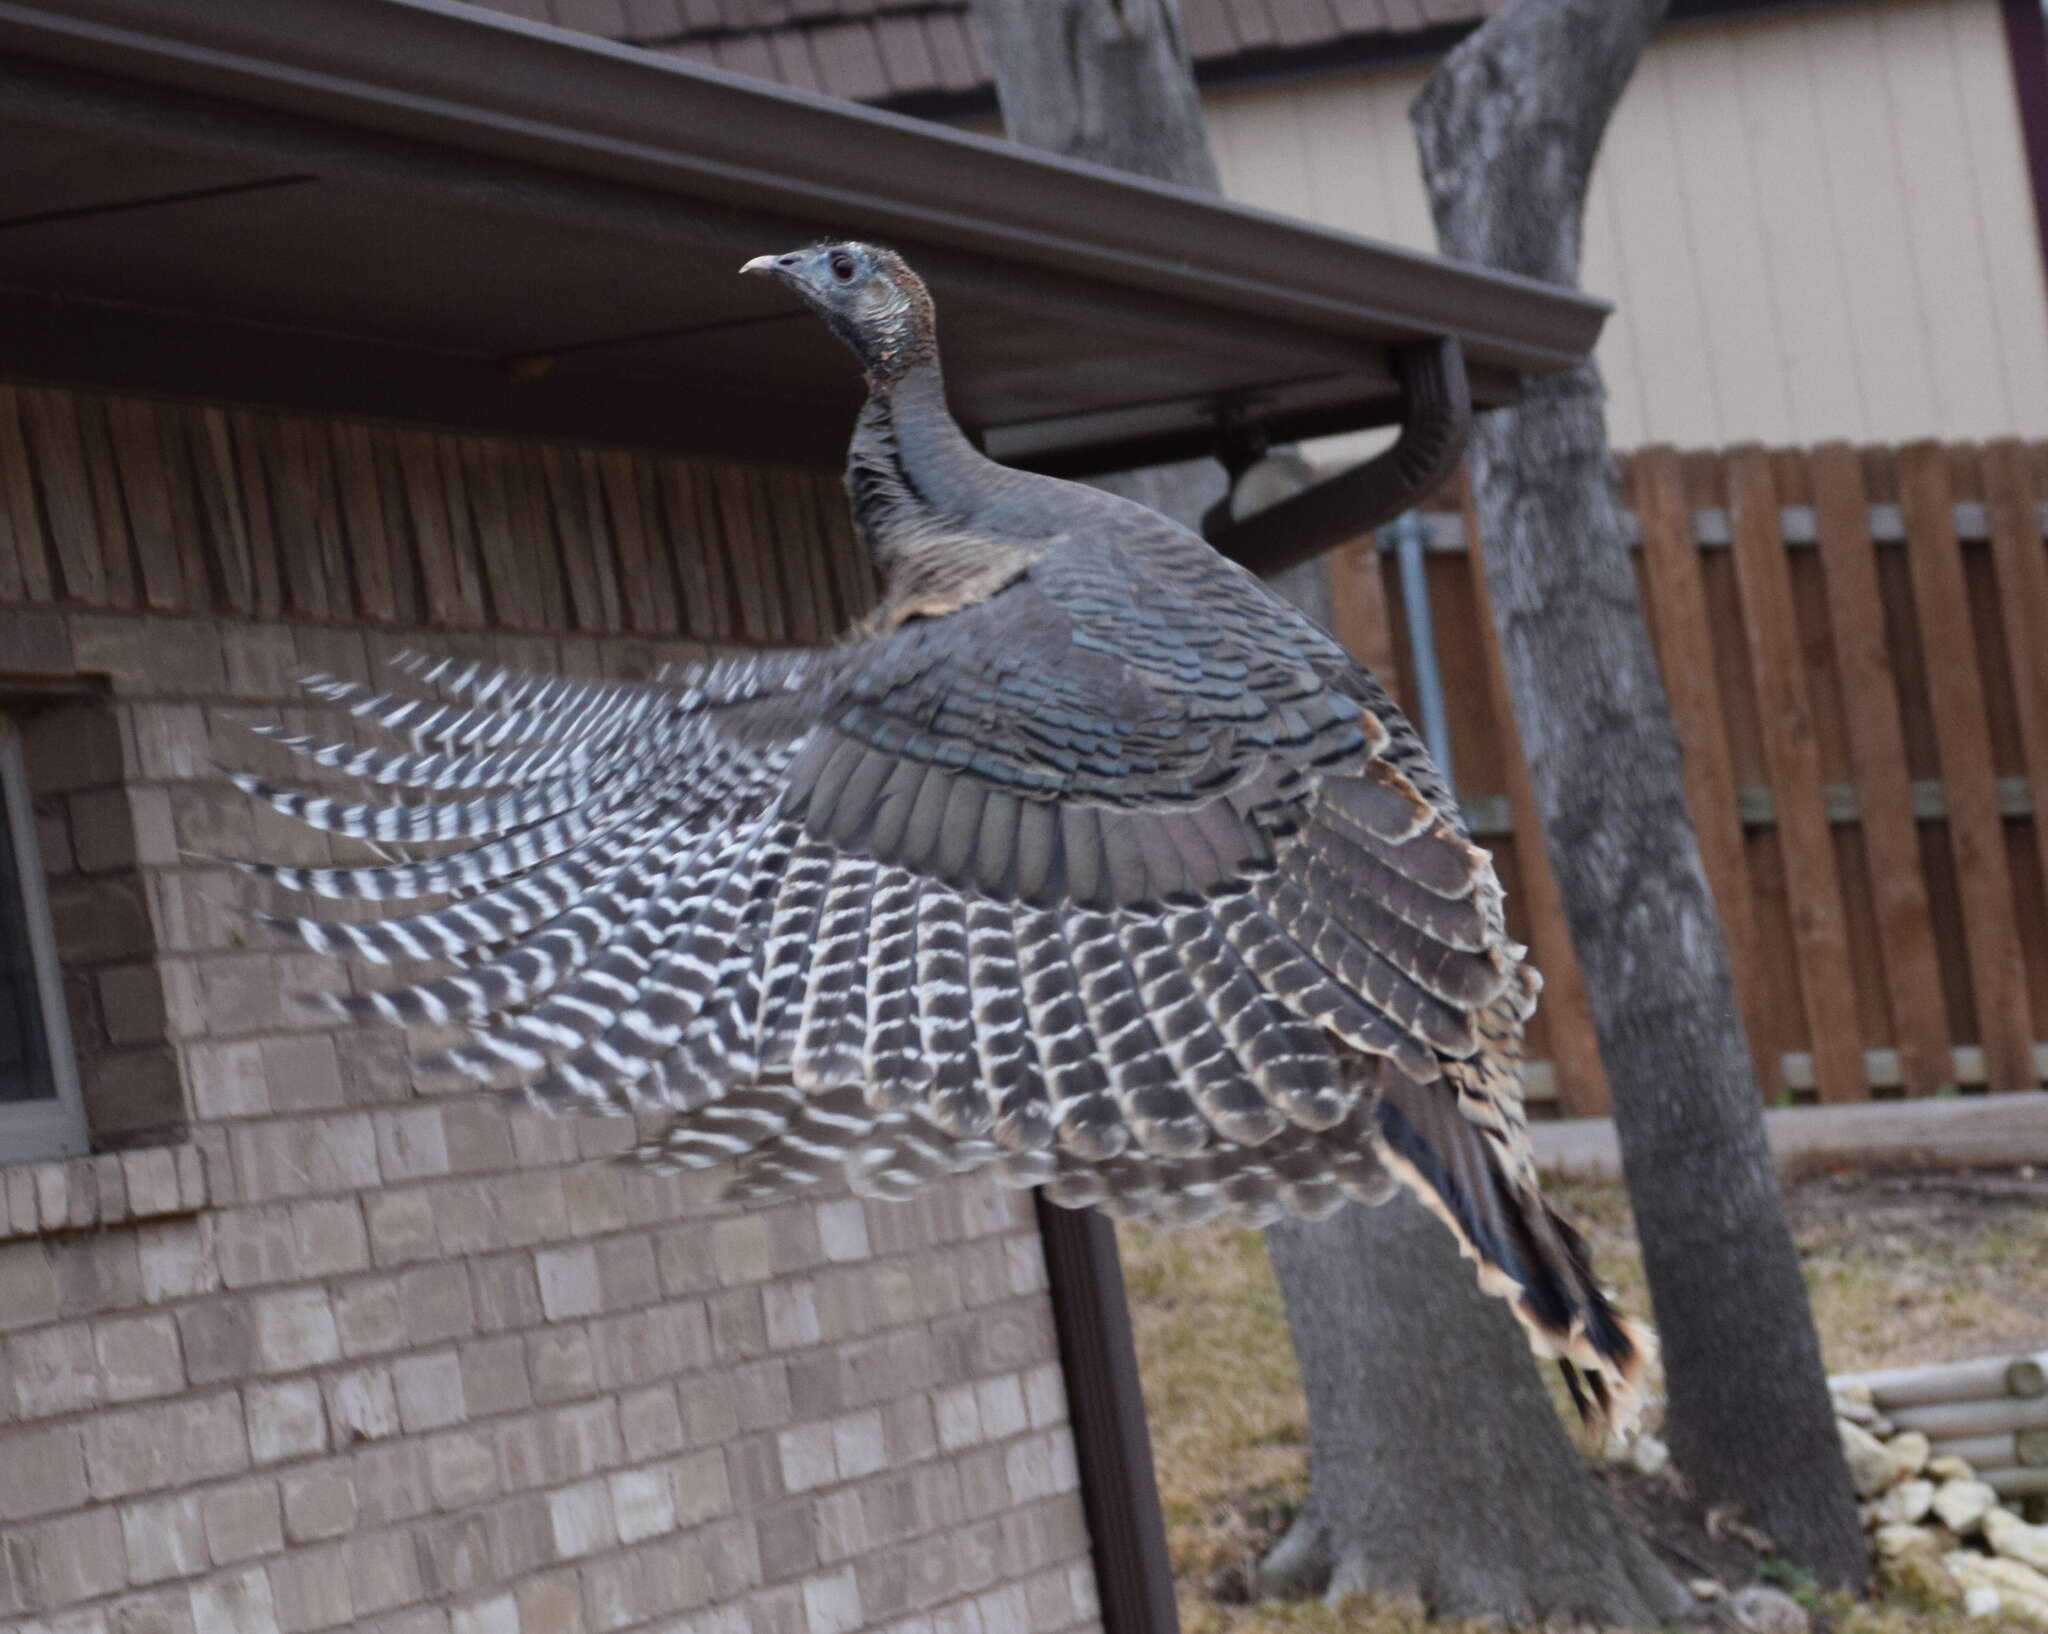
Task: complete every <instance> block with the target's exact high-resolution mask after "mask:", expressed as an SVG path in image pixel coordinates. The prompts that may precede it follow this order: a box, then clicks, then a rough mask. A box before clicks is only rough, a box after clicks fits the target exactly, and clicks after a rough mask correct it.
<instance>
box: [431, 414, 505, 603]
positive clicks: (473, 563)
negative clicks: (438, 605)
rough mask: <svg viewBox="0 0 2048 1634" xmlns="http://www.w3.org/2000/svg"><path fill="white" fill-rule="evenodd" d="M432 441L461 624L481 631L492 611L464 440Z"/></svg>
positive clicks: (437, 439)
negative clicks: (464, 459) (464, 461)
mask: <svg viewBox="0 0 2048 1634" xmlns="http://www.w3.org/2000/svg"><path fill="white" fill-rule="evenodd" d="M431 441H432V443H433V450H434V463H435V466H436V468H437V469H438V471H439V473H440V489H441V495H442V499H443V501H444V504H445V512H444V514H445V515H446V518H447V524H448V559H449V562H450V564H451V566H452V567H453V568H454V571H455V597H456V602H457V604H458V605H459V606H460V608H461V613H460V615H459V618H458V622H459V623H460V625H461V627H462V628H464V629H468V630H476V629H482V628H483V627H484V626H485V625H487V624H488V623H490V621H491V611H490V607H489V605H488V603H487V600H486V597H485V591H484V571H483V561H482V553H481V551H480V549H479V547H478V542H477V537H476V527H475V525H474V523H473V522H472V521H471V519H470V508H469V483H468V479H467V475H466V473H465V472H464V471H463V469H462V440H461V439H460V438H459V437H448V436H436V437H434V438H433V439H431Z"/></svg>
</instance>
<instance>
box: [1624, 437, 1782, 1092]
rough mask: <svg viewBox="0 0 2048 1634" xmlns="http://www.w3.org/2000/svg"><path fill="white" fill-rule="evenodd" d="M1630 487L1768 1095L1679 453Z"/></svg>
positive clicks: (1738, 854) (1646, 465) (1732, 788)
mask: <svg viewBox="0 0 2048 1634" xmlns="http://www.w3.org/2000/svg"><path fill="white" fill-rule="evenodd" d="M1629 485H1630V489H1631V491H1632V494H1633V498H1634V501H1635V511H1636V515H1637V517H1638V518H1639V519H1640V529H1641V533H1642V569H1643V577H1644V583H1645V585H1646V587H1647V591H1648V594H1647V597H1646V600H1647V602H1648V613H1649V618H1650V628H1651V631H1652V633H1653V634H1654V635H1655V637H1656V644H1657V656H1658V661H1659V667H1660V669H1661V671H1662V674H1663V679H1664V693H1665V696H1666V698H1667V699H1668V700H1669V702H1670V707H1671V718H1672V723H1673V725H1674V727H1675V729H1676V730H1677V733H1678V745H1679V754H1680V767H1681V771H1682V775H1683V777H1684V779H1685V802H1686V809H1687V810H1688V812H1690V814H1691V816H1692V826H1693V832H1694V834H1695V835H1696V836H1697V838H1698V840H1699V847H1700V861H1701V863H1702V865H1703V866H1704V867H1705V868H1706V871H1707V883H1708V884H1709V885H1710V886H1711V887H1712V888H1713V892H1714V903H1715V906H1716V907H1717V908H1718V909H1719V910H1720V915H1721V939H1722V941H1723V943H1724V944H1725V946H1726V947H1727V950H1728V966H1729V972H1730V976H1731V979H1732V980H1733V982H1734V986H1735V993H1736V1002H1737V1003H1738V1004H1739V1005H1740V1006H1741V1008H1742V1012H1743V1015H1744V1017H1745V1019H1747V1020H1748V1021H1749V1023H1750V1034H1751V1037H1750V1045H1751V1053H1752V1054H1753V1055H1755V1056H1756V1058H1757V1071H1758V1073H1759V1075H1760V1076H1761V1079H1762V1082H1763V1087H1764V1090H1765V1092H1766V1093H1767V1094H1769V1093H1772V1092H1775V1090H1776V1088H1777V1086H1778V1080H1779V1073H1778V1066H1777V1061H1776V1059H1775V1055H1774V1053H1773V1052H1769V1051H1766V1050H1764V1049H1762V1048H1760V1047H1759V1046H1760V1045H1761V1043H1762V1040H1761V1037H1760V1035H1759V1033H1758V1031H1757V1018H1758V1017H1760V1015H1761V1014H1762V1006H1761V999H1760V994H1759V992H1758V987H1759V983H1760V980H1761V972H1760V969H1759V964H1758V959H1759V950H1758V943H1757V932H1756V918H1755V908H1754V903H1755V893H1754V889H1753V887H1752V883H1751V880H1750V872H1749V857H1748V852H1747V849H1746V847H1745V845H1744V842H1743V836H1742V816H1741V802H1740V800H1739V798H1738V795H1737V783H1736V780H1735V764H1734V759H1733V757H1732V755H1731V753H1730V750H1729V746H1728V726H1727V722H1726V720H1725V719H1724V718H1723V716H1722V709H1721V693H1720V687H1719V683H1718V680H1717V678H1716V673H1715V668H1714V649H1713V641H1712V635H1711V630H1712V626H1711V623H1710V621H1709V618H1708V614H1707V599H1706V587H1705V585H1704V584H1703V583H1702V582H1701V577H1700V559H1699V551H1698V548H1697V547H1696V546H1695V545H1694V544H1693V541H1692V518H1691V515H1690V513H1689V511H1688V508H1687V506H1686V503H1685V488H1684V480H1683V477H1682V474H1681V471H1680V466H1679V459H1678V455H1677V454H1676V453H1675V452H1674V451H1673V450H1671V449H1669V448H1647V449H1642V450H1639V451H1638V452H1637V453H1636V455H1635V457H1634V459H1633V460H1632V461H1631V462H1630V467H1629Z"/></svg>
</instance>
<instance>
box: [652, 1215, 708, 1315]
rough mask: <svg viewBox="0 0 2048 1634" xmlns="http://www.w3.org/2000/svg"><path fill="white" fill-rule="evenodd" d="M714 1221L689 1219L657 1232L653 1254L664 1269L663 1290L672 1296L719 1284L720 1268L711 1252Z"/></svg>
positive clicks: (701, 1290)
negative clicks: (714, 1261)
mask: <svg viewBox="0 0 2048 1634" xmlns="http://www.w3.org/2000/svg"><path fill="white" fill-rule="evenodd" d="M712 1223H713V1222H709V1221H703V1220H686V1221H684V1222H683V1223H682V1224H680V1225H674V1226H670V1227H668V1228H667V1229H666V1230H664V1231H660V1232H657V1233H656V1234H655V1238H654V1257H655V1261H656V1264H657V1265H658V1266H659V1267H660V1270H661V1288H662V1292H663V1293H665V1294H667V1295H668V1297H669V1298H671V1299H679V1298H681V1297H682V1296H683V1295H685V1294H699V1293H702V1292H704V1290H705V1289H707V1288H715V1287H717V1286H718V1268H717V1266H716V1265H715V1264H714V1263H713V1260H712V1254H711V1225H712Z"/></svg>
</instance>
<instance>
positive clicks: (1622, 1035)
mask: <svg viewBox="0 0 2048 1634" xmlns="http://www.w3.org/2000/svg"><path fill="white" fill-rule="evenodd" d="M1663 10H1664V5H1663V3H1662V0H1627V3H1624V0H1514V3H1513V4H1511V5H1509V6H1508V7H1507V9H1506V10H1504V11H1502V12H1500V13H1499V14H1498V15H1497V16H1495V17H1494V18H1493V19H1492V20H1491V21H1490V22H1488V23H1487V24H1486V25H1485V26H1483V27H1482V28H1480V29H1479V30H1478V31H1477V32H1476V33H1474V34H1472V35H1470V36H1469V37H1467V38H1466V39H1465V40H1464V41H1463V42H1462V43H1461V44H1460V45H1459V46H1458V47H1457V48H1456V49H1455V50H1454V51H1452V52H1451V53H1450V55H1449V56H1448V57H1446V58H1445V59H1444V61H1443V62H1442V63H1441V64H1440V65H1439V66H1438V68H1437V69H1436V71H1435V72H1434V73H1433V74H1432V75H1431V76H1430V79H1429V82H1428V84H1427V85H1426V86H1425V87H1424V88H1423V92H1422V95H1421V97H1420V98H1419V99H1418V100H1417V102H1416V105H1415V108H1414V113H1413V117H1414V122H1415V129H1416V133H1417V139H1418V141H1419V143H1420V145H1421V149H1422V160H1423V170H1424V175H1425V179H1426V181H1427V184H1428V187H1429V193H1430V201H1431V205H1432V208H1433V210H1434V212H1435V216H1436V225H1437V234H1438V237H1439V239H1440V241H1441V243H1442V246H1443V249H1444V251H1445V253H1447V254H1449V255H1453V256H1457V257H1459V258H1460V259H1464V260H1470V261H1477V262H1483V263H1485V264H1487V265H1490V266H1495V267H1500V268H1504V269H1506V270H1509V271H1512V272H1519V273H1526V274H1528V275H1530V276H1532V277H1536V278H1542V279H1546V280H1548V281H1550V282H1554V283H1563V284H1572V283H1576V282H1577V279H1578V268H1579V235H1580V227H1581V218H1582V212H1583V208H1584V203H1585V192H1586V183H1587V179H1588V176H1589V174H1590V172H1591V170H1592V164H1593V157H1594V154H1595V152H1596V151H1597V149H1598V147H1599V142H1600V137H1601V134H1602V131H1603V130H1604V128H1605V126H1606V123H1607V118H1608V115H1609V114H1610V112H1611V111H1612V109H1613V107H1614V104H1615V102H1616V101H1617V100H1618V99H1619V97H1620V95H1621V91H1622V88H1623V87H1624V86H1625V85H1626V84H1627V81H1628V77H1629V74H1630V72H1631V71H1632V70H1633V68H1634V66H1635V62H1636V59H1637V57H1638V56H1639V55H1640V54H1641V52H1642V49H1643V47H1644V45H1645V43H1646V42H1647V41H1648V39H1649V36H1650V34H1651V32H1652V30H1653V29H1654V28H1655V27H1656V24H1657V22H1658V21H1659V20H1660V18H1661V16H1662V13H1663ZM1468 464H1469V466H1470V469H1471V473H1472V484H1473V493H1474V499H1475V502H1476V504H1477V507H1478V512H1479V517H1480V523H1481V530H1482V533H1483V535H1484V537H1485V540H1486V582H1487V589H1488V591H1489V593H1490V595H1491V597H1492V601H1493V609H1494V617H1495V620H1496V622H1497V623H1498V625H1499V628H1500V638H1501V649H1502V656H1503V658H1504V660H1505V663H1506V668H1507V676H1508V682H1509V691H1510V693H1511V694H1512V696H1513V698H1514V704H1515V720H1516V724H1517V726H1518V727H1519V729H1520V733H1521V738H1522V744H1523V747H1524V749H1525V750H1526V751H1527V754H1528V758H1529V769H1530V774H1531V778H1532V780H1533V782H1534V784H1535V789H1536V795H1537V800H1538V803H1539V804H1540V806H1541V808H1542V812H1543V827H1544V835H1545V838H1546V840H1547V842H1548V844H1549V848H1550V857H1551V864H1552V866H1553V868H1554V869H1555V871H1556V874H1557V879H1558V885H1559V887H1560V890H1561V892H1562V894H1563V898H1564V905H1565V912H1566V916H1567V918H1568V919H1569V920H1570V923H1571V929H1572V935H1573V939H1574V941H1575V942H1576V943H1577V946H1578V950H1579V959H1580V963H1581V964H1582V966H1583V967H1584V970H1585V976H1586V990H1587V993H1588V995H1589V997H1590V998H1591V1001H1592V1007H1593V1018H1594V1023H1595V1026H1596V1027H1597V1029H1598V1032H1599V1037H1600V1047H1601V1053H1602V1056H1603V1057H1604V1059H1605V1061H1606V1064H1607V1070H1608V1074H1609V1077H1610V1079H1611V1080H1612V1083H1613V1093H1614V1102H1615V1123H1616V1126H1617V1129H1618V1132H1619V1135H1620V1139H1621V1145H1622V1151H1623V1154H1624V1157H1625V1159H1626V1166H1627V1178H1628V1190H1629V1197H1630V1200H1631V1201H1632V1203H1633V1204H1634V1206H1635V1214H1636V1223H1637V1227H1638V1230H1639V1232H1640V1234H1641V1237H1642V1245H1643V1258H1644V1264H1645V1269H1646V1270H1647V1272H1648V1274H1649V1281H1650V1288H1651V1293H1652V1298H1653V1302H1654V1304H1655V1308H1656V1316H1657V1321H1658V1326H1659V1328H1660V1329H1661V1331H1662V1337H1663V1344H1664V1359H1665V1372H1666V1378H1667V1386H1668V1390H1669V1395H1670V1406H1669V1412H1668V1416H1667V1419H1666V1430H1667V1434H1668V1436H1669V1439H1670V1442H1671V1447H1672V1452H1673V1455H1674V1457H1675V1459H1676V1461H1677V1463H1678V1466H1679V1468H1680V1469H1681V1470H1682V1471H1683V1472H1684V1473H1685V1476H1686V1478H1687V1479H1688V1481H1690V1482H1691V1484H1692V1486H1693V1488H1694V1490H1695V1491H1696V1492H1697V1493H1698V1495H1699V1496H1700V1497H1702V1498H1704V1499H1706V1500H1708V1501H1710V1502H1727V1501H1733V1502H1737V1503H1740V1504H1741V1505H1742V1506H1743V1507H1744V1508H1745V1509H1746V1510H1747V1511H1748V1513H1749V1515H1750V1517H1751V1518H1752V1519H1753V1520H1755V1521H1756V1522H1757V1523H1758V1524H1759V1525H1761V1526H1762V1527H1763V1528H1764V1529H1765V1530H1766V1531H1768V1532H1769V1533H1770V1534H1771V1536H1772V1537H1773V1539H1774V1540H1775V1541H1776V1542H1777V1544H1778V1546H1779V1547H1780V1548H1781V1549H1783V1550H1784V1551H1785V1552H1786V1553H1788V1554H1790V1555H1791V1556H1793V1557H1794V1558H1796V1559H1798V1560H1801V1561H1803V1562H1805V1563H1806V1564H1807V1565H1809V1566H1811V1567H1812V1568H1813V1569H1814V1570H1815V1571H1816V1572H1818V1573H1819V1574H1820V1575H1821V1576H1822V1577H1823V1578H1825V1579H1826V1580H1828V1581H1830V1582H1833V1583H1838V1584H1842V1585H1845V1586H1849V1587H1852V1588H1861V1587H1862V1586H1863V1585H1864V1583H1865V1581H1866V1577H1867V1571H1868V1566H1867V1557H1866V1555H1865V1553H1864V1548H1863V1540H1862V1537H1861V1535H1860V1533H1859V1531H1858V1529H1857V1524H1856V1512H1855V1503H1854V1498H1853V1496H1852V1494H1851V1492H1850V1487H1849V1480H1848V1472H1847V1470H1846V1468H1845V1467H1844V1463H1843V1458H1842V1450H1841V1446H1840V1443H1839V1442H1838V1440H1837V1439H1836V1435H1835V1429H1834V1421H1833V1414H1832V1412H1831V1410H1830V1407H1829V1402H1828V1396H1827V1388H1826V1382H1825V1379H1824V1376H1823V1374H1822V1370H1821V1362H1820V1350H1819V1345H1818V1342H1817V1340H1816V1338H1815V1335H1814V1330H1813V1321H1812V1315H1811V1311H1810V1309H1809V1307H1808V1304H1807V1296H1806V1286H1805V1283H1804V1281H1803V1280H1802V1279H1801V1276H1800V1271H1799V1262H1798V1257H1797V1255H1796V1253H1795V1251H1794V1249H1793V1245H1792V1239H1791V1235H1790V1233H1789V1232H1788V1230H1787V1229H1786V1226H1785V1220H1784V1214H1783V1211H1782V1209H1781V1207H1780V1204H1779V1198H1778V1191H1777V1183H1776V1178H1775V1175H1774V1173H1773V1170H1772V1165H1771V1159H1770V1152H1769V1149H1768V1148H1767V1146H1766V1145H1765V1142H1764V1133H1763V1116H1762V1105H1761V1099H1760V1096H1759V1093H1758V1089H1757V1083H1756V1079H1755V1077H1754V1075H1753V1072H1752V1067H1751V1058H1750V1054H1749V1050H1748V1048H1747V1046H1746V1044H1745V1042H1744V1038H1743V1032H1742V1023H1741V1018H1740V1016H1739V1014H1738V1013H1737V1011H1736V1007H1735V1000H1734V993H1733V988H1732V986H1731V984H1730V979H1729V973H1728V959H1727V953H1726V950H1725V948H1724V947H1723V945H1722V941H1721V932H1720V926H1719V922H1718V921H1717V919H1716V917H1715V911H1714V903H1713V898H1712V896H1711V894H1710V892H1709V890H1708V886H1707V880H1706V875H1705V873H1704V871H1703V870H1702V868H1701V865H1700V857H1699V847H1698V844H1697V842H1696V841H1695V839H1694V836H1693V832H1692V826H1691V824H1690V822H1689V820H1688V818H1687V815H1686V810H1685V801H1684V796H1683V793H1682V792H1681V785H1680V781H1679V761H1678V742H1677V738H1676V735H1675V733H1674V731H1673V729H1672V725H1671V717H1670V713H1669V710H1668V708H1667V706H1666V703H1665V699H1664V691H1663V686H1662V683H1661V681H1660V679H1659V677H1658V673H1657V666H1656V660H1655V658H1654V656H1653V654H1652V651H1651V648H1650V641H1649V635H1648V631H1647V629H1646V628H1645V626H1644V623H1643V615H1642V608H1641V606H1640V604H1639V603H1638V601H1637V597H1636V581H1635V576H1634V573H1633V571H1632V569H1631V567H1630V565H1629V558H1628V546H1627V538H1626V535H1625V533H1624V531H1623V527H1622V517H1621V511H1620V507H1619V504H1618V502H1617V500H1616V497H1615V492H1614V481H1613V473H1612V464H1611V460H1610V457H1609V453H1608V447H1607V429H1606V422H1605V418H1604V415H1603V411H1602V395H1601V387H1600V380H1599V376H1598V374H1597V372H1596V371H1595V370H1594V369H1593V368H1592V367H1591V366H1590V365H1588V366H1587V367H1585V368H1582V369H1578V370H1576V371H1574V372H1572V373H1570V374H1567V375H1560V376H1553V377H1552V378H1550V379H1548V380H1543V381H1539V382H1536V383H1535V384H1533V385H1532V386H1531V387H1530V389H1529V392H1528V396H1527V398H1526V399H1525V400H1524V402H1522V403H1521V404H1520V405H1519V406H1517V407H1514V408H1511V409H1504V410H1498V411H1495V412H1494V413H1490V414H1486V415H1483V416H1481V417H1479V419H1478V420H1477V421H1476V423H1475V425H1474V427H1473V433H1472V442H1471V449H1470V453H1469V455H1468Z"/></svg>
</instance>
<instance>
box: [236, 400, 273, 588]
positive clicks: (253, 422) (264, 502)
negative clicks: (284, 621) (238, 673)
mask: <svg viewBox="0 0 2048 1634" xmlns="http://www.w3.org/2000/svg"><path fill="white" fill-rule="evenodd" d="M262 419H263V416H262V415H260V414H256V413H254V412H252V411H250V410H248V409H234V410H231V411H230V413H229V415H228V425H229V427H230V428H231V430H232V433H233V438H232V440H233V446H234V470H233V480H232V483H231V485H230V487H229V489H228V493H229V496H230V498H231V499H233V498H237V497H238V498H239V499H240V501H241V507H242V516H243V518H244V521H245V523H246V527H247V533H248V539H249V567H250V583H251V585H252V586H253V598H252V599H253V608H252V610H253V611H254V612H255V614H256V616H257V617H258V618H277V617H279V616H281V615H282V614H283V612H284V610H285V598H284V571H283V566H282V563H281V560H280V556H279V551H278V539H277V518H278V513H277V511H276V509H275V507H274V506H273V504H272V502H271V491H270V490H271V477H270V473H269V470H268V468H267V466H266V465H265V463H264V459H263V451H262V447H261V441H262V432H261V430H260V422H261V421H262Z"/></svg>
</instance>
